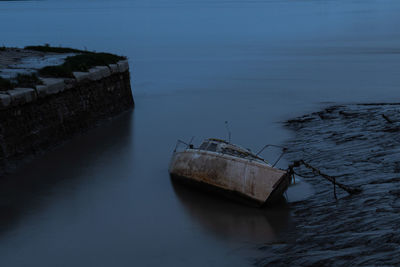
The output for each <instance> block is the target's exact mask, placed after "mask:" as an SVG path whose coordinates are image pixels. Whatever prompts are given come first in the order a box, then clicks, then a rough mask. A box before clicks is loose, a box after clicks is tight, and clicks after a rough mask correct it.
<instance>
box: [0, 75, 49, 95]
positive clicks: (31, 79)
mask: <svg viewBox="0 0 400 267" xmlns="http://www.w3.org/2000/svg"><path fill="white" fill-rule="evenodd" d="M39 84H42V81H41V80H40V79H39V78H38V76H37V75H36V74H35V73H33V74H18V75H17V77H15V78H13V79H4V78H2V77H0V91H6V90H10V89H13V88H16V87H26V88H33V87H35V86H36V85H39Z"/></svg>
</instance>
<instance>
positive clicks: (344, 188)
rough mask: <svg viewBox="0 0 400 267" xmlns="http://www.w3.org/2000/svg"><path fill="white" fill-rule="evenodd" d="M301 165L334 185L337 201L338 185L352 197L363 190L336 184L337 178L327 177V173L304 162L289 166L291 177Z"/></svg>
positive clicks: (296, 162) (300, 161)
mask: <svg viewBox="0 0 400 267" xmlns="http://www.w3.org/2000/svg"><path fill="white" fill-rule="evenodd" d="M300 165H303V166H304V167H306V168H308V169H310V170H311V171H312V172H313V173H314V174H316V175H319V176H321V177H323V178H325V179H326V180H328V181H329V182H331V183H332V184H333V193H334V195H335V199H337V197H336V185H337V186H339V187H340V188H341V189H343V190H344V191H346V192H347V193H349V194H351V195H354V194H359V193H361V189H360V188H352V187H349V186H347V185H344V184H342V183H339V182H336V177H335V176H330V175H327V174H325V173H322V172H321V171H320V170H319V169H318V168H315V167H313V166H311V165H310V164H308V163H307V162H305V161H304V160H297V161H294V162H293V164H291V165H289V169H288V171H289V174H290V175H294V174H295V171H294V168H296V167H300Z"/></svg>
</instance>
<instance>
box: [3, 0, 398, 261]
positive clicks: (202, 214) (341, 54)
mask: <svg viewBox="0 0 400 267" xmlns="http://www.w3.org/2000/svg"><path fill="white" fill-rule="evenodd" d="M399 12H400V2H399V1H397V0H387V1H379V0H365V1H355V0H354V1H351V0H342V1H334V0H330V1H325V0H320V1H317V0H314V1H309V0H307V1H306V0H299V1H284V0H282V1H280V0H275V1H272V0H271V1H268V0H264V1H243V0H238V1H222V0H208V1H207V0H189V1H176V0H171V1H169V0H164V1H163V0H148V1H145V0H138V1H134V0H131V1H129V0H125V1H123V0H116V1H105V0H99V1H95V0H93V1H89V0H83V1H76V0H73V1H62V0H60V1H0V34H1V35H0V36H1V38H2V39H1V41H0V45H3V44H4V45H6V46H20V47H22V46H25V45H29V44H44V43H49V44H51V45H56V46H57V45H63V46H72V47H76V48H87V49H90V50H96V51H110V52H114V53H119V54H123V55H127V56H128V57H129V60H130V64H131V67H132V66H133V71H132V88H133V93H134V98H135V101H136V108H135V110H134V111H132V112H128V113H126V114H124V115H122V116H120V117H119V118H117V119H115V120H113V121H112V122H110V123H107V124H106V125H104V126H103V127H101V128H98V129H95V130H92V131H90V132H88V133H87V134H85V135H83V136H80V137H77V138H75V139H74V140H72V141H71V142H69V143H68V144H67V145H65V146H63V147H61V148H59V149H57V150H55V151H53V152H51V153H49V154H47V155H45V156H43V157H41V158H38V159H36V160H35V161H33V162H32V163H30V164H29V165H27V166H26V167H25V168H24V169H22V170H20V171H18V172H17V173H16V174H14V175H12V176H11V177H9V178H8V179H7V180H6V181H5V182H4V183H3V184H4V185H2V189H1V190H0V192H1V195H0V197H1V201H2V205H1V208H2V211H1V224H0V227H1V228H0V265H1V266H132V265H139V266H157V265H161V264H163V265H174V266H185V265H197V266H204V265H209V266H224V265H225V266H233V265H240V266H243V265H246V264H251V263H252V260H253V259H254V258H256V257H260V256H262V255H263V252H259V251H258V250H257V249H256V248H257V247H258V246H259V245H260V244H262V243H268V242H273V241H277V240H278V241H279V239H280V236H281V235H282V233H284V232H286V231H287V229H292V228H293V227H294V225H293V221H292V220H291V214H290V203H289V204H288V207H285V208H281V209H280V210H279V211H278V210H264V211H260V210H255V209H249V208H246V207H242V206H240V205H234V204H232V203H229V202H225V201H221V200H218V201H217V200H215V199H213V198H210V197H206V196H204V195H203V194H198V193H195V192H188V191H187V190H185V189H184V188H181V187H179V186H176V185H173V184H171V182H170V180H169V176H168V172H167V168H168V162H169V159H170V155H171V152H172V150H173V148H174V145H175V141H176V139H177V138H181V139H186V140H188V139H190V138H191V137H192V136H195V142H200V140H201V139H202V138H204V137H209V136H216V137H222V138H224V137H225V136H226V131H225V127H224V121H226V120H228V121H229V122H230V127H231V130H232V133H233V141H234V142H236V143H240V144H244V145H246V146H247V147H250V148H252V149H254V150H256V149H257V148H259V147H261V146H262V145H264V144H265V143H275V144H281V143H283V142H285V141H286V140H288V139H289V138H290V137H291V136H290V133H289V132H288V131H287V130H285V129H283V127H282V125H281V122H282V121H283V120H285V119H287V118H291V117H295V116H297V115H301V114H302V113H305V112H309V111H312V110H315V109H316V108H319V107H321V106H324V105H326V104H327V103H332V102H334V103H343V102H365V101H368V102H370V101H399V99H400V91H399V90H398V85H399V84H400V75H399V73H398V70H399V69H400V60H399V59H400V34H399V33H398V29H399V26H400V16H398V14H399ZM265 156H266V157H267V158H268V157H273V156H276V153H271V154H268V153H267V154H265ZM286 165H287V162H284V161H282V162H281V167H286ZM306 191H307V190H298V189H296V188H293V189H292V190H291V192H290V193H289V196H288V197H289V200H290V201H291V203H292V202H293V201H295V200H298V199H302V198H304V197H306V195H307V192H306Z"/></svg>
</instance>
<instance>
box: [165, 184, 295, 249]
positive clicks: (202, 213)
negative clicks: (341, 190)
mask: <svg viewBox="0 0 400 267" xmlns="http://www.w3.org/2000/svg"><path fill="white" fill-rule="evenodd" d="M171 183H172V186H173V189H174V192H175V194H176V196H177V197H178V199H179V200H180V202H181V203H182V205H183V207H184V208H185V210H186V211H187V214H189V215H190V217H191V218H192V219H193V220H194V221H196V222H198V223H199V224H200V225H201V226H203V227H204V228H205V229H206V230H207V231H210V232H212V234H214V235H215V236H218V237H219V238H222V239H235V240H241V241H246V242H266V243H269V242H274V241H276V240H278V239H279V235H280V234H281V233H284V232H285V230H287V229H288V227H289V226H290V214H289V207H288V205H287V203H286V202H282V203H278V205H276V206H274V207H268V208H262V209H259V208H254V207H249V206H246V205H244V204H241V203H238V202H233V201H231V200H228V199H225V198H223V197H220V196H217V195H215V194H212V193H206V192H203V191H199V190H196V189H194V188H191V187H188V186H186V185H182V184H179V183H177V182H173V181H171Z"/></svg>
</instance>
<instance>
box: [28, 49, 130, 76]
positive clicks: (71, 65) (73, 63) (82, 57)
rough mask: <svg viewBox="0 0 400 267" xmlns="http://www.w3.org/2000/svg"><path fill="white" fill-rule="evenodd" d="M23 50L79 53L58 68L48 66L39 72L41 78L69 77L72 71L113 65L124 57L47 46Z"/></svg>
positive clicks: (68, 58)
mask: <svg viewBox="0 0 400 267" xmlns="http://www.w3.org/2000/svg"><path fill="white" fill-rule="evenodd" d="M24 49H29V50H35V51H40V52H53V53H79V55H76V56H71V57H67V58H66V59H65V62H64V64H62V65H59V66H48V67H44V68H42V69H40V70H39V75H40V76H43V77H70V78H72V77H73V75H72V72H74V71H88V70H89V69H90V68H92V67H94V66H108V65H110V64H115V63H117V62H118V61H120V60H123V59H126V57H122V56H117V55H113V54H109V53H96V52H89V51H83V50H78V49H72V48H66V47H52V46H50V45H48V44H45V45H38V46H26V47H25V48H24Z"/></svg>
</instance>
